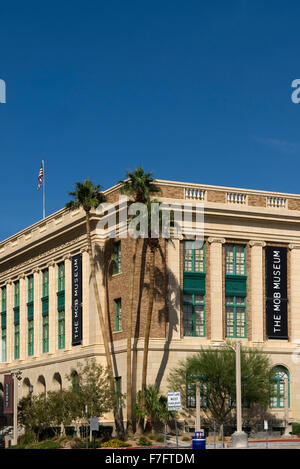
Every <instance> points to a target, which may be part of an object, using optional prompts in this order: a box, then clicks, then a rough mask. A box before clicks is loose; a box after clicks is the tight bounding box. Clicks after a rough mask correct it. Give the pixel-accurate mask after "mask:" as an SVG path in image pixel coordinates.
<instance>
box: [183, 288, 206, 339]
mask: <svg viewBox="0 0 300 469" xmlns="http://www.w3.org/2000/svg"><path fill="white" fill-rule="evenodd" d="M185 296H191V297H192V302H189V301H185V299H184V297H185ZM196 296H202V297H203V301H195V297H196ZM185 306H192V334H186V332H185V331H186V328H185V319H184V315H185V314H187V312H186V311H185V310H184V307H185ZM197 306H203V334H196V333H195V331H196V324H195V322H196V318H195V316H196V312H195V308H196V307H197ZM183 335H184V337H206V295H201V294H197V293H183Z"/></svg>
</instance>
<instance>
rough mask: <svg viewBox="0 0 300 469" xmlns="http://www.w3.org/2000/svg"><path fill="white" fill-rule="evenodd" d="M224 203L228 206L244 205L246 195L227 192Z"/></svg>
mask: <svg viewBox="0 0 300 469" xmlns="http://www.w3.org/2000/svg"><path fill="white" fill-rule="evenodd" d="M226 201H227V203H229V204H238V205H245V204H246V203H247V195H246V194H243V193H241V192H227V193H226Z"/></svg>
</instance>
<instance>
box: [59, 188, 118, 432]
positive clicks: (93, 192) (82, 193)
mask: <svg viewBox="0 0 300 469" xmlns="http://www.w3.org/2000/svg"><path fill="white" fill-rule="evenodd" d="M69 195H70V196H72V197H73V198H74V200H71V201H70V202H68V203H67V204H66V208H68V209H70V210H74V209H78V208H83V209H84V211H85V220H86V234H87V243H88V254H89V260H90V268H91V276H92V282H93V288H94V294H95V300H96V306H97V311H98V316H99V322H100V327H101V332H102V336H103V343H104V349H105V356H106V362H107V370H108V376H109V381H110V386H111V392H112V396H113V410H114V418H115V424H116V431H117V433H118V435H120V436H122V435H123V433H124V430H123V422H122V421H121V419H120V414H119V409H118V396H117V395H116V389H115V382H114V376H113V367H112V360H111V354H110V350H109V337H108V330H107V328H106V327H105V323H104V318H103V312H102V307H101V301H100V295H99V290H98V284H97V278H96V269H95V263H94V257H93V247H92V239H91V224H90V212H91V210H92V209H93V208H97V207H98V205H99V204H100V203H102V202H105V200H106V199H105V195H104V194H103V193H102V192H101V186H100V185H97V186H94V184H93V183H92V182H91V181H90V180H89V179H87V180H85V181H84V182H76V183H75V191H74V192H69Z"/></svg>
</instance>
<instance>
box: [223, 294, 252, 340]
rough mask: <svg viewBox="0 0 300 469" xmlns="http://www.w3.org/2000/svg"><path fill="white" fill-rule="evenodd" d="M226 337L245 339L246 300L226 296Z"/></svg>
mask: <svg viewBox="0 0 300 469" xmlns="http://www.w3.org/2000/svg"><path fill="white" fill-rule="evenodd" d="M225 311H226V337H235V338H244V337H246V334H247V332H246V298H244V297H240V296H226V299H225Z"/></svg>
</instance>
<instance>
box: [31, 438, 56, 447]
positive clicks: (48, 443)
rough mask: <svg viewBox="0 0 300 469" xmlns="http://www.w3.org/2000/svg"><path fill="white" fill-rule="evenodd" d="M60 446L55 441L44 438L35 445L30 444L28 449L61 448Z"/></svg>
mask: <svg viewBox="0 0 300 469" xmlns="http://www.w3.org/2000/svg"><path fill="white" fill-rule="evenodd" d="M61 448H62V446H61V445H60V444H59V443H58V442H57V441H52V440H48V441H47V440H46V441H42V442H41V443H37V444H35V445H30V446H29V449H61Z"/></svg>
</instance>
